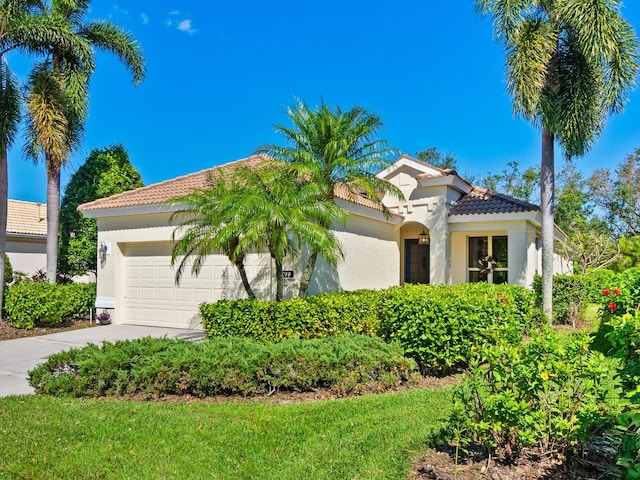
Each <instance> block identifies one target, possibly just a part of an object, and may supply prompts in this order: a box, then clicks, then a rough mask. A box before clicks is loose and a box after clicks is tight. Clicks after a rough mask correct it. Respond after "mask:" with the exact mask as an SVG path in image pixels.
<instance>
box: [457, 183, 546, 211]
mask: <svg viewBox="0 0 640 480" xmlns="http://www.w3.org/2000/svg"><path fill="white" fill-rule="evenodd" d="M538 210H540V207H538V206H537V205H534V204H532V203H529V202H525V201H523V200H519V199H517V198H515V197H510V196H509V195H503V194H502V193H497V192H494V191H492V190H488V189H486V188H481V187H474V188H473V190H471V192H469V193H468V194H466V195H464V196H462V197H461V198H460V199H459V200H458V201H457V202H456V203H454V204H453V207H452V208H451V211H450V212H449V215H451V216H453V215H483V214H491V213H519V212H534V211H538Z"/></svg>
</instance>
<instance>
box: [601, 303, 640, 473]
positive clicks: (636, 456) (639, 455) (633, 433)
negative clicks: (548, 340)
mask: <svg viewBox="0 0 640 480" xmlns="http://www.w3.org/2000/svg"><path fill="white" fill-rule="evenodd" d="M622 309H623V308H622V307H621V310H622ZM607 325H609V326H610V327H611V330H610V331H609V333H607V339H608V340H609V341H610V343H611V345H612V346H613V353H614V355H615V356H616V357H618V358H619V359H620V360H621V362H620V366H619V367H618V375H619V377H620V379H621V382H622V387H623V389H624V392H625V395H626V397H627V398H628V399H629V400H630V401H631V402H632V403H631V404H630V405H629V406H628V407H627V409H626V411H625V412H624V413H623V414H622V415H621V416H620V418H619V421H618V426H617V431H618V432H619V433H620V434H621V441H620V446H619V449H618V464H619V465H621V466H622V467H623V468H624V469H625V470H626V478H640V312H639V311H638V310H636V311H634V312H633V313H624V314H622V315H616V314H615V311H614V312H609V321H608V322H607Z"/></svg>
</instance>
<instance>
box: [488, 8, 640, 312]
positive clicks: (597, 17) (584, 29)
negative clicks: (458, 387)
mask: <svg viewBox="0 0 640 480" xmlns="http://www.w3.org/2000/svg"><path fill="white" fill-rule="evenodd" d="M475 3H476V8H477V10H478V12H479V13H480V14H482V15H490V16H491V17H492V18H493V26H494V29H495V33H496V36H497V38H498V39H499V40H500V41H501V42H502V43H503V44H504V45H505V49H506V68H507V75H506V76H507V89H508V90H509V92H510V94H511V96H512V98H513V107H514V111H515V113H516V114H517V115H522V116H523V117H524V118H525V119H527V120H530V121H532V122H533V123H534V124H535V125H537V126H538V127H539V128H540V129H541V131H542V158H541V168H540V200H541V214H542V282H543V288H542V298H543V309H544V311H545V314H546V315H547V317H548V318H549V319H551V318H552V275H553V254H554V218H553V213H554V212H553V205H554V198H553V197H554V163H555V162H554V145H555V142H556V141H558V143H559V144H560V145H561V146H562V147H563V150H564V153H565V156H566V157H567V158H571V157H574V156H580V155H583V154H584V153H585V152H586V151H587V150H588V149H589V148H590V147H591V145H592V144H593V142H594V141H595V139H596V138H597V137H598V135H599V134H600V132H601V131H602V129H603V127H604V123H605V119H606V118H607V116H608V115H610V114H612V113H616V112H618V111H620V110H621V109H622V108H623V106H624V103H625V100H626V96H627V94H628V92H629V90H630V89H631V88H632V87H633V86H634V83H635V79H636V74H637V71H638V63H637V61H638V53H637V49H638V45H637V38H636V35H635V33H634V31H633V28H632V27H631V25H630V24H629V23H628V22H627V21H625V19H624V18H623V17H622V15H621V14H620V11H619V10H620V2H618V1H617V0H599V1H592V0H529V1H525V0H522V1H517V2H514V1H511V0H476V2H475Z"/></svg>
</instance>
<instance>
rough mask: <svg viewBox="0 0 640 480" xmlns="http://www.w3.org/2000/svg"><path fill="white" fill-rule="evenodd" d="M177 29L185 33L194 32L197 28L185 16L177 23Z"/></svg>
mask: <svg viewBox="0 0 640 480" xmlns="http://www.w3.org/2000/svg"><path fill="white" fill-rule="evenodd" d="M178 30H180V31H181V32H187V33H196V32H197V30H196V29H195V28H193V26H192V25H191V19H189V18H187V19H185V20H182V21H181V22H180V23H178Z"/></svg>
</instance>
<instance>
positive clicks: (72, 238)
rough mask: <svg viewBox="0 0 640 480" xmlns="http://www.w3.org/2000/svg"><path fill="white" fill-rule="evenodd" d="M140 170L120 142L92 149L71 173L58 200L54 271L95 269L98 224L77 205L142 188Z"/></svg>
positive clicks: (66, 271)
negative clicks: (57, 240) (56, 254)
mask: <svg viewBox="0 0 640 480" xmlns="http://www.w3.org/2000/svg"><path fill="white" fill-rule="evenodd" d="M142 186H143V185H142V178H141V177H140V173H139V172H138V170H136V168H135V167H134V166H133V165H132V164H131V162H130V161H129V155H128V154H127V151H126V150H125V149H124V147H123V146H122V145H115V146H112V147H108V148H104V149H95V150H92V151H91V153H90V154H89V157H87V160H86V161H85V162H84V163H83V164H82V165H81V166H80V168H78V170H77V171H76V172H75V173H74V174H73V175H72V176H71V179H70V180H69V183H68V184H67V186H66V188H65V190H64V195H63V196H62V201H61V203H60V244H59V254H58V262H59V263H58V270H59V271H60V272H61V273H64V274H67V275H83V274H85V273H86V272H89V271H93V272H95V271H96V268H97V266H96V251H97V245H98V226H97V222H96V220H95V219H94V218H86V217H85V216H84V215H82V214H81V213H80V212H79V211H78V210H77V208H78V206H79V205H81V204H83V203H86V202H91V201H93V200H96V199H98V198H105V197H108V196H111V195H115V194H117V193H122V192H124V191H127V190H132V189H134V188H138V187H142Z"/></svg>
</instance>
